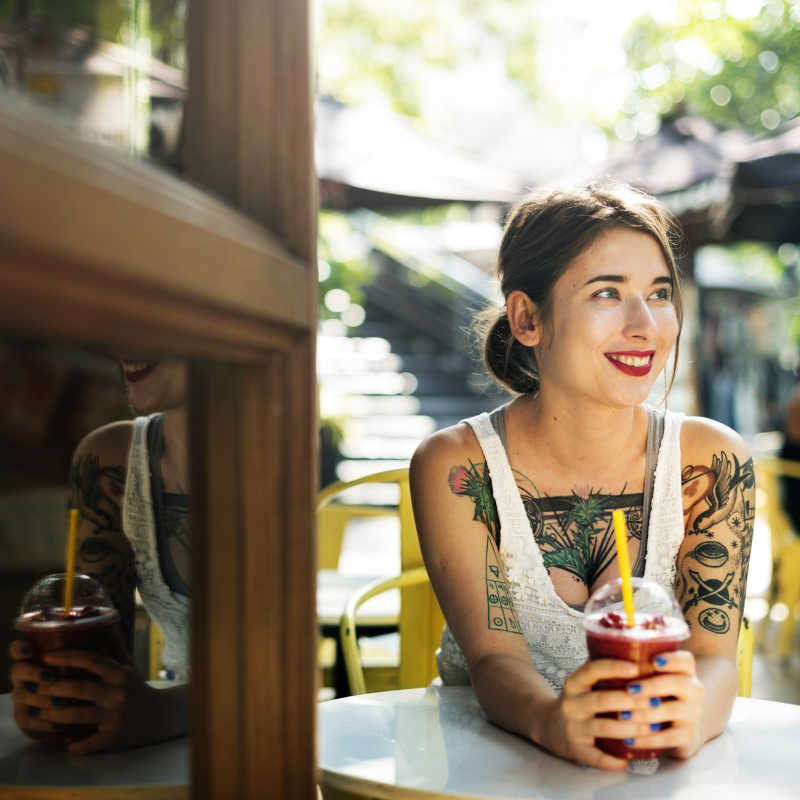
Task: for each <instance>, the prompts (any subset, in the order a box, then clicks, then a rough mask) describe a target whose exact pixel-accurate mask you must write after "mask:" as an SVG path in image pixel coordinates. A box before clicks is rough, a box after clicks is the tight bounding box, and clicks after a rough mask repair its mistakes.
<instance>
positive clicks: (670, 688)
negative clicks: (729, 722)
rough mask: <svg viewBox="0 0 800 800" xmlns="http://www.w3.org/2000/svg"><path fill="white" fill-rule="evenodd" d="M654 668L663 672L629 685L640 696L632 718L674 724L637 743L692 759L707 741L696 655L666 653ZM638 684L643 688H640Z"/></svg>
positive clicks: (701, 686) (639, 720) (682, 652)
mask: <svg viewBox="0 0 800 800" xmlns="http://www.w3.org/2000/svg"><path fill="white" fill-rule="evenodd" d="M653 669H655V670H656V672H657V673H660V674H658V675H651V676H650V677H648V678H642V679H641V680H640V681H633V682H632V683H631V684H630V685H629V686H628V691H629V692H630V691H634V692H635V694H634V697H635V698H636V704H635V706H634V708H633V714H632V716H631V720H632V721H634V722H639V723H647V725H648V726H663V724H664V723H665V722H668V723H672V724H671V725H670V727H668V728H667V729H666V730H660V731H657V732H647V733H645V734H644V735H641V736H637V737H636V745H635V746H636V747H642V748H649V747H655V748H659V749H663V750H664V751H665V752H666V754H667V755H670V756H673V757H674V758H683V759H685V758H691V756H693V755H694V754H695V753H696V752H697V751H698V750H699V749H700V748H701V747H702V746H703V744H704V742H705V738H704V737H703V734H702V731H701V729H700V714H701V711H702V702H701V701H702V699H703V684H702V683H701V682H700V681H699V680H698V678H697V674H696V672H695V661H694V656H693V655H692V653H690V652H689V651H688V650H675V651H673V652H670V653H662V654H661V655H660V656H656V658H655V660H654V661H653ZM636 686H639V687H641V690H640V691H636V690H635V688H634V687H636ZM663 698H669V699H666V700H665V699H663Z"/></svg>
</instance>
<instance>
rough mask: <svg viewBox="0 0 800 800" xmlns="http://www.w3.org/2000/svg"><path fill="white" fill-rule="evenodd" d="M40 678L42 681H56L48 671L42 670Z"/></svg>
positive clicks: (53, 675)
mask: <svg viewBox="0 0 800 800" xmlns="http://www.w3.org/2000/svg"><path fill="white" fill-rule="evenodd" d="M40 677H41V679H42V680H43V681H54V680H55V679H56V676H55V674H54V673H52V672H51V671H50V670H49V669H43V670H42V673H41V675H40Z"/></svg>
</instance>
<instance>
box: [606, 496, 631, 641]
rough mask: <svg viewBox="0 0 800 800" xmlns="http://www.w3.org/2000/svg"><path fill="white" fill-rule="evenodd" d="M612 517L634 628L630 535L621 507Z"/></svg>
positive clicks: (627, 609)
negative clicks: (629, 549) (627, 532)
mask: <svg viewBox="0 0 800 800" xmlns="http://www.w3.org/2000/svg"><path fill="white" fill-rule="evenodd" d="M611 518H612V519H613V520H614V539H615V540H616V543H617V560H618V561H619V576H620V578H622V602H623V603H624V604H625V614H626V615H627V617H628V627H629V628H632V627H633V626H634V618H633V586H632V585H631V562H630V559H629V558H628V537H627V535H626V532H625V514H624V512H623V511H622V509H621V508H615V509H614V510H613V511H612V512H611Z"/></svg>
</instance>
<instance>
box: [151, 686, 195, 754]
mask: <svg viewBox="0 0 800 800" xmlns="http://www.w3.org/2000/svg"><path fill="white" fill-rule="evenodd" d="M189 695H190V686H189V684H188V683H184V684H181V685H180V686H170V687H169V688H167V689H155V688H153V687H150V698H149V699H150V702H149V705H150V708H151V709H152V715H148V716H149V719H148V720H147V722H148V727H149V731H148V734H149V735H148V736H147V738H148V739H150V738H151V736H152V739H151V741H154V742H155V741H162V740H165V739H173V738H175V737H176V736H184V735H185V734H186V733H188V731H189Z"/></svg>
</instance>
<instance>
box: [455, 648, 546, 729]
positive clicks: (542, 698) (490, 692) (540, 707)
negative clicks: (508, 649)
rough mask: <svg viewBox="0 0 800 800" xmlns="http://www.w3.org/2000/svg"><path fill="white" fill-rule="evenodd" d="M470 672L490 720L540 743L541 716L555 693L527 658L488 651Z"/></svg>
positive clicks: (542, 725)
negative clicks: (487, 654)
mask: <svg viewBox="0 0 800 800" xmlns="http://www.w3.org/2000/svg"><path fill="white" fill-rule="evenodd" d="M470 676H471V678H472V686H473V688H474V690H475V694H476V695H477V697H478V700H479V701H480V703H481V706H482V707H483V710H484V711H485V712H486V715H487V716H488V717H489V719H490V720H491V721H492V722H494V723H495V724H496V725H499V726H500V727H501V728H505V729H506V730H508V731H512V732H513V733H517V734H519V735H521V736H525V737H526V738H529V739H531V740H533V741H534V742H536V744H539V745H541V744H542V741H543V735H542V734H543V728H544V720H545V718H546V716H547V714H548V712H549V710H550V709H551V708H552V707H553V705H554V704H555V702H556V700H557V696H556V693H555V691H554V690H553V688H552V687H551V686H550V684H549V683H548V682H547V681H546V680H545V679H544V678H543V677H542V676H541V675H540V674H539V673H538V672H537V671H536V668H535V667H534V665H533V663H532V662H531V661H530V660H524V659H522V658H518V657H516V656H509V655H504V654H501V655H489V656H486V657H484V658H483V659H481V660H480V661H478V662H477V663H475V664H474V665H472V666H471V667H470Z"/></svg>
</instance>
